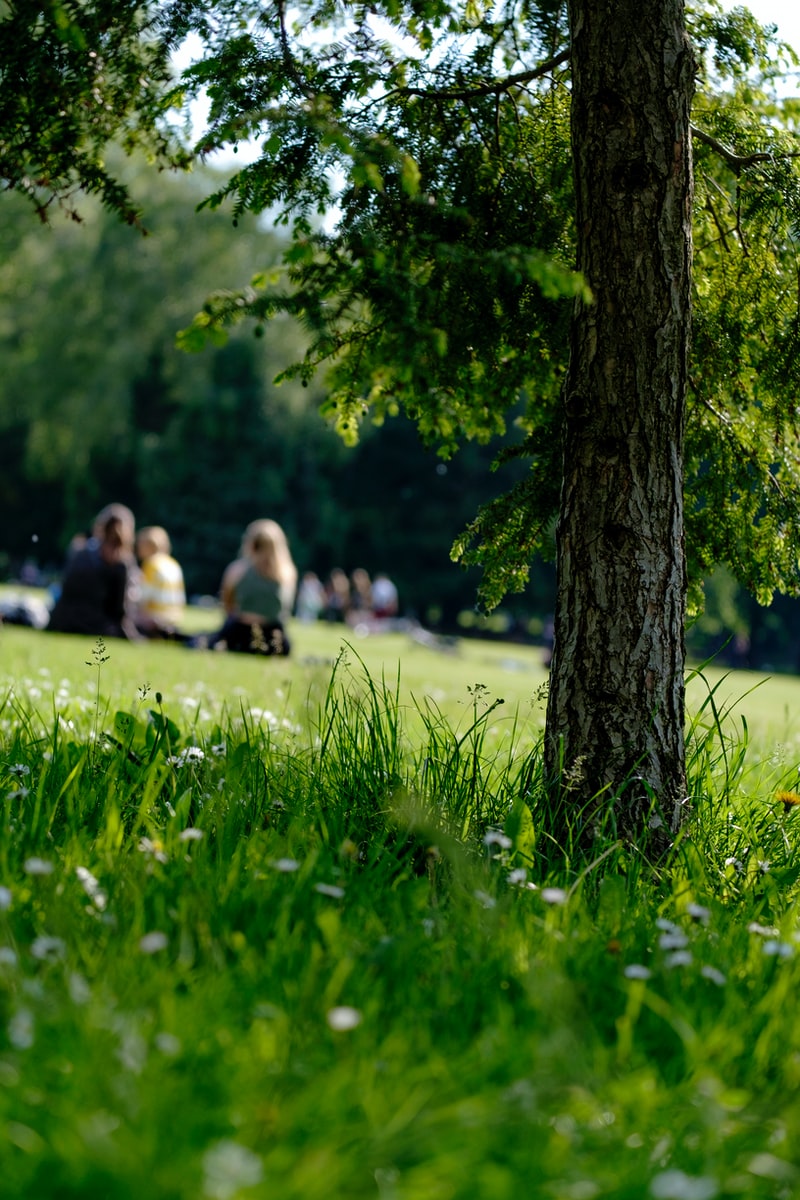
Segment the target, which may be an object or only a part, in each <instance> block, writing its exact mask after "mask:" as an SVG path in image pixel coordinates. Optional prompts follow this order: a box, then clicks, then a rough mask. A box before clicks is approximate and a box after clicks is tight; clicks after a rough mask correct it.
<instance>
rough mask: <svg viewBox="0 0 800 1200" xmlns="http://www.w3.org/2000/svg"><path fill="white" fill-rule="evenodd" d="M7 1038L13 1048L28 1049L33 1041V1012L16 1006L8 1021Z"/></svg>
mask: <svg viewBox="0 0 800 1200" xmlns="http://www.w3.org/2000/svg"><path fill="white" fill-rule="evenodd" d="M8 1040H9V1041H10V1042H11V1045H12V1046H13V1047H14V1049H15V1050H30V1048H31V1046H32V1045H33V1042H34V1022H33V1013H32V1012H31V1011H30V1009H27V1008H18V1009H17V1011H16V1012H15V1013H14V1015H13V1016H12V1018H11V1020H10V1021H9V1022H8Z"/></svg>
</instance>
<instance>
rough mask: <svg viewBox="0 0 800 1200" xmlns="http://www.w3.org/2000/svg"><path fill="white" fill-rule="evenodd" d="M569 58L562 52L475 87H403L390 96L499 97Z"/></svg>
mask: <svg viewBox="0 0 800 1200" xmlns="http://www.w3.org/2000/svg"><path fill="white" fill-rule="evenodd" d="M569 57H570V51H569V50H568V49H567V50H562V51H561V52H560V54H554V55H553V57H552V58H548V59H547V60H546V61H545V62H543V63H540V65H539V66H538V67H534V68H533V69H532V70H530V71H520V72H519V74H517V75H508V76H506V78H505V79H495V80H494V81H493V82H492V83H482V84H479V85H476V86H475V87H466V88H452V89H446V90H445V91H439V90H437V89H436V88H413V87H404V88H397V89H396V90H395V91H394V92H391V93H390V95H393V96H422V97H423V98H427V99H431V100H474V99H476V98H478V97H480V96H491V95H499V94H500V93H501V92H508V91H510V90H511V88H514V87H519V86H520V85H522V84H525V83H531V82H532V81H533V80H534V79H541V78H543V76H545V75H549V74H550V72H551V71H554V70H555V69H556V67H560V66H561V64H562V63H565V62H567V61H568V60H569Z"/></svg>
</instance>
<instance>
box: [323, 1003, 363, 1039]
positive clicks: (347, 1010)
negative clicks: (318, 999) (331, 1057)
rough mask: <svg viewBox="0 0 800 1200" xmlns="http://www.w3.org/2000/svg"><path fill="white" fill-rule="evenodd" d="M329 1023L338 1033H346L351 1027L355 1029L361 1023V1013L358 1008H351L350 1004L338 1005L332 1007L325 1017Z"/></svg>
mask: <svg viewBox="0 0 800 1200" xmlns="http://www.w3.org/2000/svg"><path fill="white" fill-rule="evenodd" d="M325 1019H326V1020H327V1022H328V1025H329V1026H330V1027H331V1029H333V1030H334V1031H335V1032H336V1033H345V1032H347V1030H349V1029H355V1028H356V1026H357V1025H360V1024H361V1019H362V1018H361V1013H360V1012H359V1011H358V1009H357V1008H351V1007H350V1006H349V1005H348V1004H342V1005H338V1006H337V1007H336V1008H331V1009H330V1010H329V1011H328V1013H327V1014H326V1018H325Z"/></svg>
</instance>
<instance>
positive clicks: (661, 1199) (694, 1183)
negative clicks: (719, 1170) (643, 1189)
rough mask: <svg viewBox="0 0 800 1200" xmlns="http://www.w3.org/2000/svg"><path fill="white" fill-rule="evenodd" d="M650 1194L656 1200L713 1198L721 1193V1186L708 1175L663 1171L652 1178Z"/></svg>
mask: <svg viewBox="0 0 800 1200" xmlns="http://www.w3.org/2000/svg"><path fill="white" fill-rule="evenodd" d="M650 1195H651V1196H652V1197H653V1198H654V1200H713V1198H714V1196H718V1195H719V1187H718V1186H717V1181H716V1180H715V1179H711V1178H710V1177H709V1176H708V1175H686V1174H685V1173H684V1172H683V1171H662V1172H661V1174H660V1175H656V1177H655V1178H654V1179H653V1180H652V1182H651V1184H650Z"/></svg>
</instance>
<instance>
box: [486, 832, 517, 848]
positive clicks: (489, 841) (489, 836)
mask: <svg viewBox="0 0 800 1200" xmlns="http://www.w3.org/2000/svg"><path fill="white" fill-rule="evenodd" d="M483 844H484V846H499V848H500V849H501V850H510V849H511V847H512V846H513V845H514V843H513V841H512V840H511V838H510V837H509V836H508V834H506V833H503V831H502V830H501V829H487V830H486V833H485V834H484V835H483Z"/></svg>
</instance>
